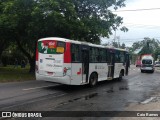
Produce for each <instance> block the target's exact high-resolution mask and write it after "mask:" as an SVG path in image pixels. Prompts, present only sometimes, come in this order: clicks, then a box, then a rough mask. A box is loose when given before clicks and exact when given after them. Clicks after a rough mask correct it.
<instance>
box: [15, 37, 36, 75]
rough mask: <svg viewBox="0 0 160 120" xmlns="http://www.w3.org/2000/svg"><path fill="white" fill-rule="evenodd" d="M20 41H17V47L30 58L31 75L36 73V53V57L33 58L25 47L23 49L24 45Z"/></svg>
mask: <svg viewBox="0 0 160 120" xmlns="http://www.w3.org/2000/svg"><path fill="white" fill-rule="evenodd" d="M20 41H21V40H20V39H16V42H17V45H18V47H19V49H20V50H21V51H22V52H23V54H24V55H25V56H26V57H27V58H28V60H29V65H30V70H29V73H34V72H35V54H36V52H35V51H34V55H33V56H31V55H30V54H29V52H27V51H26V50H25V49H24V48H23V47H22V44H21V43H20ZM35 49H36V46H35Z"/></svg>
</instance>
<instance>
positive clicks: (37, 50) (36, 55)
mask: <svg viewBox="0 0 160 120" xmlns="http://www.w3.org/2000/svg"><path fill="white" fill-rule="evenodd" d="M36 61H38V42H37V44H36Z"/></svg>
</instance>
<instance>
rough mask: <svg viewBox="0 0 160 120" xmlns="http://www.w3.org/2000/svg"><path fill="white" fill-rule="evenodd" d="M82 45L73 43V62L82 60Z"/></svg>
mask: <svg viewBox="0 0 160 120" xmlns="http://www.w3.org/2000/svg"><path fill="white" fill-rule="evenodd" d="M79 53H80V46H79V45H76V44H72V45H71V55H72V62H80V55H79Z"/></svg>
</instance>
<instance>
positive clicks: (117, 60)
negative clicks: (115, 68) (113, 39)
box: [115, 50, 120, 63]
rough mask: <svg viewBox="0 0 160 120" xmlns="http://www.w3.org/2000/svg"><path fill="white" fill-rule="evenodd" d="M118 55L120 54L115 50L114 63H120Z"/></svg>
mask: <svg viewBox="0 0 160 120" xmlns="http://www.w3.org/2000/svg"><path fill="white" fill-rule="evenodd" d="M119 54H120V52H119V51H117V50H116V52H115V62H117V63H119V62H120V57H119Z"/></svg>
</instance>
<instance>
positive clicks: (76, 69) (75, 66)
mask: <svg viewBox="0 0 160 120" xmlns="http://www.w3.org/2000/svg"><path fill="white" fill-rule="evenodd" d="M71 68H72V69H71V71H72V73H71V84H73V85H80V84H82V83H84V82H83V81H82V63H71Z"/></svg>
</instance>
